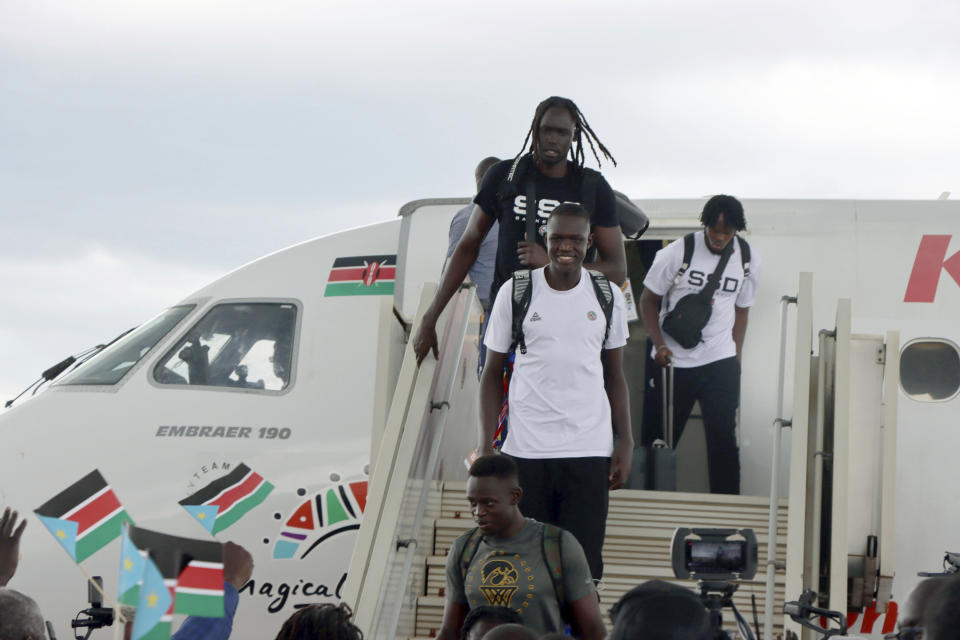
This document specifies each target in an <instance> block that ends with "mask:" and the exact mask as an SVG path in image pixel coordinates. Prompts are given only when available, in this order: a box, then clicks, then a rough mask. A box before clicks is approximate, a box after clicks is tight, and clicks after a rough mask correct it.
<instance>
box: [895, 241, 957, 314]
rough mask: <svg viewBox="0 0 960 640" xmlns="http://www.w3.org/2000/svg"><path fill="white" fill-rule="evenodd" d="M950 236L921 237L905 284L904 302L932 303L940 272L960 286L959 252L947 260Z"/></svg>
mask: <svg viewBox="0 0 960 640" xmlns="http://www.w3.org/2000/svg"><path fill="white" fill-rule="evenodd" d="M951 237H952V236H939V235H936V236H923V238H921V240H920V248H919V249H917V257H916V258H915V259H914V261H913V271H912V272H911V273H910V281H909V282H908V283H907V292H906V293H905V294H904V296H903V301H904V302H933V299H934V298H935V297H936V295H937V285H938V284H939V283H940V270H941V269H943V270H945V271H946V272H947V273H949V274H950V277H951V278H953V281H954V282H956V283H957V284H958V285H960V251H958V252H956V253H955V254H953V255H952V256H950V257H949V258H947V248H948V247H949V246H950V238H951Z"/></svg>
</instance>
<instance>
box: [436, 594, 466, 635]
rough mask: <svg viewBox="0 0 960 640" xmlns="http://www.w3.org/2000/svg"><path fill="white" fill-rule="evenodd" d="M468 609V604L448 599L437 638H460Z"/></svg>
mask: <svg viewBox="0 0 960 640" xmlns="http://www.w3.org/2000/svg"><path fill="white" fill-rule="evenodd" d="M467 611H468V609H467V605H465V604H463V603H461V602H450V601H449V600H447V601H446V604H445V605H444V607H443V622H442V623H441V625H440V633H438V634H437V640H459V639H460V627H462V626H463V620H464V619H465V618H466V617H467Z"/></svg>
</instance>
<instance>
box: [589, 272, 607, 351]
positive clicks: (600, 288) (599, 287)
mask: <svg viewBox="0 0 960 640" xmlns="http://www.w3.org/2000/svg"><path fill="white" fill-rule="evenodd" d="M587 273H589V274H590V281H591V282H593V292H594V293H596V294H597V302H599V303H600V308H601V309H603V316H604V318H606V320H607V327H606V330H605V331H604V334H603V342H601V343H600V348H601V349H604V348H606V347H605V345H606V344H607V338H609V337H610V326H611V325H612V324H613V288H612V285H611V284H610V279H609V278H607V276H605V275H604V274H602V273H601V272H599V271H596V270H594V269H588V270H587Z"/></svg>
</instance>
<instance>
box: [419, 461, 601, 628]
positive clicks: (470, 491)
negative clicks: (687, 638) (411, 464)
mask: <svg viewBox="0 0 960 640" xmlns="http://www.w3.org/2000/svg"><path fill="white" fill-rule="evenodd" d="M522 495H523V491H522V490H521V488H520V486H519V484H518V482H517V467H516V464H515V463H514V461H513V460H512V459H511V458H509V457H508V456H502V455H488V456H481V457H480V458H477V461H476V462H474V463H473V466H472V467H471V468H470V478H469V480H468V481H467V500H468V501H469V503H470V510H471V512H472V514H473V518H474V521H475V522H476V523H477V528H478V529H479V530H480V532H481V533H482V538H481V539H480V542H479V544H478V545H477V548H476V553H474V554H473V557H472V559H471V560H470V563H469V566H468V568H467V570H466V575H465V576H464V574H463V568H462V567H461V558H462V556H463V549H464V546H465V545H466V544H467V541H468V539H469V538H470V536H471V532H467V533H465V534H464V535H462V536H460V537H459V538H457V540H456V541H455V542H454V544H453V547H452V548H451V549H450V552H449V553H448V554H447V590H446V606H445V607H444V612H443V625H442V627H441V630H440V634H439V635H438V636H437V637H438V640H455V639H456V638H458V637H459V635H460V627H461V625H462V624H463V619H464V618H465V617H466V615H467V612H468V611H469V610H470V609H472V608H474V607H479V606H482V605H493V606H501V607H509V608H511V609H514V610H516V611H517V612H518V613H519V614H520V615H521V616H522V617H523V624H524V625H525V626H527V627H530V628H531V629H534V630H536V631H537V632H538V633H547V632H551V631H561V630H562V629H563V626H564V623H563V618H562V617H561V614H560V609H561V604H563V606H564V607H565V608H566V609H567V612H568V617H569V622H570V623H571V626H572V627H573V629H574V633H575V634H576V636H577V637H578V638H581V639H582V640H595V639H596V640H599V639H600V638H604V637H605V636H606V628H605V627H604V625H603V621H602V619H601V617H600V605H599V602H598V600H597V595H596V590H595V589H594V586H593V580H592V579H591V577H590V568H589V567H588V565H587V559H586V557H585V556H584V554H583V549H582V548H581V547H580V544H579V543H578V542H577V539H576V538H575V537H574V536H573V534H571V533H570V532H568V531H562V532H561V534H560V539H559V547H560V560H561V562H560V565H561V566H562V571H563V575H562V580H563V594H564V596H563V597H564V600H565V602H563V603H560V602H558V596H557V590H556V588H555V586H554V584H553V581H552V580H551V578H550V573H549V570H548V568H547V563H546V560H545V559H544V550H543V527H544V525H543V524H541V523H539V522H537V521H536V520H532V519H529V518H524V517H523V514H521V513H520V509H519V507H518V505H519V504H520V497H521V496H522Z"/></svg>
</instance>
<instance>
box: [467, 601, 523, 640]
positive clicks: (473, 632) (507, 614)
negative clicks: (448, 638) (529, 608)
mask: <svg viewBox="0 0 960 640" xmlns="http://www.w3.org/2000/svg"><path fill="white" fill-rule="evenodd" d="M522 621H523V618H522V617H521V615H520V614H519V613H517V612H516V611H515V610H514V609H511V608H510V607H490V606H486V605H485V606H482V607H474V608H473V609H470V612H469V613H468V614H467V617H466V618H464V619H463V626H462V627H461V628H460V638H461V640H480V638H482V637H483V636H484V634H485V633H486V632H487V631H490V629H493V628H494V627H496V626H499V625H501V624H510V623H520V622H522Z"/></svg>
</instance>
